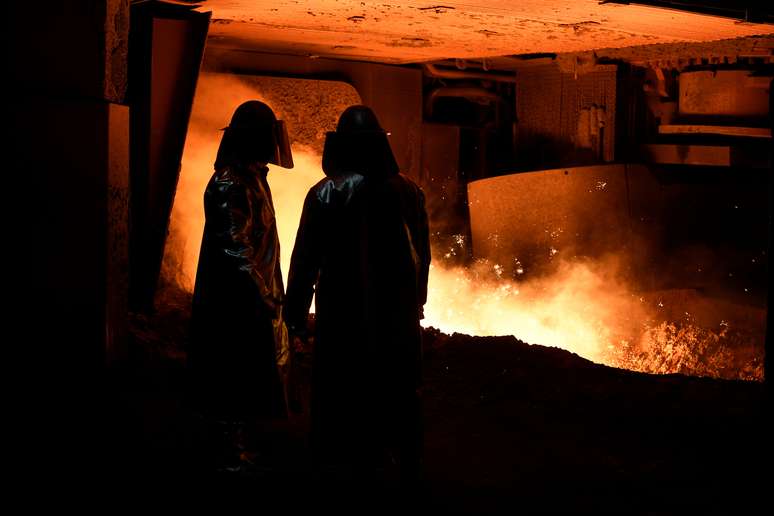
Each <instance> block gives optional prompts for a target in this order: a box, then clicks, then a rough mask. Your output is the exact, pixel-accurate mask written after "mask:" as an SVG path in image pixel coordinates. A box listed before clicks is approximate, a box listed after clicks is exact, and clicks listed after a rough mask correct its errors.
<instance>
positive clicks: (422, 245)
mask: <svg viewBox="0 0 774 516" xmlns="http://www.w3.org/2000/svg"><path fill="white" fill-rule="evenodd" d="M418 193H419V202H418V209H419V213H418V215H419V227H418V228H417V229H418V231H417V233H418V234H417V237H418V238H417V255H418V256H419V277H418V278H417V280H418V281H417V283H418V285H417V286H418V297H419V308H420V311H419V313H420V316H423V315H424V310H423V309H422V307H423V306H424V304H425V303H426V302H427V280H428V276H429V274H430V227H429V224H428V221H427V210H426V209H425V194H424V193H423V192H422V190H419V191H418Z"/></svg>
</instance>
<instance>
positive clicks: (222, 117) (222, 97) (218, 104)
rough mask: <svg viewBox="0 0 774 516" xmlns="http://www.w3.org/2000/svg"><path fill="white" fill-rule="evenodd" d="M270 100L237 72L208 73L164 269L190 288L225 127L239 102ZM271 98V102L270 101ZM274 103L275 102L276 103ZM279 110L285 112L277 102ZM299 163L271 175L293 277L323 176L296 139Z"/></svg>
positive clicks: (284, 252)
mask: <svg viewBox="0 0 774 516" xmlns="http://www.w3.org/2000/svg"><path fill="white" fill-rule="evenodd" d="M251 99H255V100H261V101H263V102H267V101H266V99H265V98H264V97H263V96H262V95H261V93H260V92H258V91H256V90H255V89H253V88H251V87H250V86H249V85H247V84H244V83H242V82H240V81H238V80H236V79H234V78H230V77H228V78H227V77H224V76H203V77H202V79H200V83H199V86H198V91H197V95H196V99H195V101H194V106H193V112H192V115H191V123H190V126H189V130H188V136H187V138H186V144H185V150H184V152H183V162H182V168H181V172H180V180H179V182H178V187H177V192H176V195H175V204H174V207H173V210H172V217H171V220H170V234H169V238H168V240H167V247H166V252H165V256H164V264H163V274H164V277H165V278H166V279H167V280H171V281H174V282H175V283H177V284H178V285H180V286H181V287H183V288H184V289H185V290H187V291H192V290H193V285H194V281H195V279H196V265H197V263H198V260H199V248H200V246H201V237H202V232H203V230H204V205H203V202H204V201H203V196H204V190H205V188H206V186H207V182H208V181H209V180H210V177H211V176H212V174H213V163H214V162H215V156H216V154H217V151H218V145H219V143H220V137H221V134H222V133H221V132H220V130H219V129H220V128H222V127H223V126H225V125H228V121H229V120H230V118H231V114H232V112H233V110H234V109H235V107H236V106H238V105H239V104H241V103H242V102H245V101H247V100H251ZM267 103H268V102H267ZM270 105H271V104H270ZM272 108H273V109H275V113H277V115H278V117H279V118H281V117H282V113H281V112H279V111H278V110H277V109H276V108H274V106H272ZM293 159H294V161H295V167H294V168H293V169H292V170H286V169H283V168H280V167H275V166H273V165H270V166H269V170H270V172H269V175H268V181H269V186H270V188H271V192H272V198H273V200H274V206H275V207H276V218H277V230H278V232H279V238H280V248H281V257H280V258H281V265H282V273H283V279H284V280H285V281H286V282H287V271H288V269H289V266H290V254H291V251H292V249H293V243H294V241H295V238H296V229H297V228H298V221H299V219H300V218H301V208H302V206H303V202H304V197H305V196H306V192H307V191H308V190H309V188H310V187H311V186H312V185H314V184H315V183H316V182H317V181H319V180H320V179H321V178H322V177H323V172H322V169H321V168H320V156H318V155H316V154H314V153H313V152H312V151H311V150H309V149H307V148H305V147H303V146H299V145H293Z"/></svg>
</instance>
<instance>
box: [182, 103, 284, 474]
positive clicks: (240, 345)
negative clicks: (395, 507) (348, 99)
mask: <svg viewBox="0 0 774 516" xmlns="http://www.w3.org/2000/svg"><path fill="white" fill-rule="evenodd" d="M223 131H224V133H223V137H222V139H221V142H220V148H219V149H218V156H217V159H216V161H215V173H214V174H213V176H212V178H211V179H210V181H209V183H208V184H207V189H206V191H205V193H204V212H205V217H206V223H205V226H204V236H203V238H202V247H201V254H200V255H199V267H198V270H197V273H196V286H195V288H194V296H193V307H192V314H191V315H192V323H191V330H192V332H191V338H190V345H189V349H188V358H189V366H190V371H191V373H192V377H193V386H194V401H195V403H196V404H197V405H198V408H199V409H200V410H201V411H202V412H203V414H204V415H205V417H206V419H207V420H208V421H209V422H210V423H212V424H213V427H214V430H212V431H213V432H214V433H215V437H216V441H217V440H219V442H217V445H218V446H219V447H220V450H219V451H218V452H213V453H217V454H219V455H221V457H220V458H219V459H216V460H218V461H219V463H220V465H221V466H228V467H230V466H229V464H231V465H235V466H237V467H238V466H239V464H240V462H239V461H238V457H239V456H240V455H242V456H243V454H241V453H240V451H241V450H240V449H239V447H240V446H241V444H240V442H238V441H239V439H240V435H241V434H242V433H243V432H244V431H245V426H246V425H247V426H248V427H249V426H250V425H252V424H254V423H256V422H266V421H270V420H272V419H276V418H282V417H284V416H285V400H284V393H283V387H282V381H281V378H280V376H281V375H280V370H279V369H280V368H279V365H282V364H283V363H284V362H285V361H286V359H287V354H288V353H287V349H288V339H287V329H286V327H285V324H284V322H283V319H282V303H283V300H284V291H283V284H282V275H281V273H280V245H279V239H278V237H277V226H276V223H275V220H274V206H273V203H272V198H271V192H270V190H269V184H268V182H267V181H266V176H267V174H268V171H269V169H268V167H267V166H266V165H267V163H274V164H277V165H279V166H282V167H284V168H292V167H293V160H292V156H291V153H290V146H289V143H288V138H287V132H286V131H285V126H284V123H283V122H282V121H278V120H277V119H276V117H275V115H274V113H273V112H272V110H271V108H269V107H268V106H267V105H266V104H264V103H262V102H259V101H255V100H251V101H248V102H245V103H244V104H242V105H240V106H239V107H238V108H237V109H236V111H235V112H234V115H233V117H232V119H231V123H230V124H229V126H228V127H226V128H224V129H223ZM278 364H279V365H278Z"/></svg>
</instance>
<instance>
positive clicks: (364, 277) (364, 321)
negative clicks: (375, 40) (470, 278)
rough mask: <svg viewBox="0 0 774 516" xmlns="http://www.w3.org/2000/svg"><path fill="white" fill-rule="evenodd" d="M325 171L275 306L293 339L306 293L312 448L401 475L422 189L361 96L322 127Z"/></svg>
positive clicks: (407, 468) (414, 459) (417, 341)
mask: <svg viewBox="0 0 774 516" xmlns="http://www.w3.org/2000/svg"><path fill="white" fill-rule="evenodd" d="M323 170H324V171H325V174H326V176H327V177H326V178H325V179H323V180H321V181H320V182H319V183H317V184H316V185H315V186H314V187H312V189H311V190H310V191H309V193H308V195H307V197H306V200H305V202H304V209H303V213H302V216H301V222H300V226H299V228H298V234H297V236H296V242H295V247H294V249H293V255H292V261H291V265H290V275H289V278H288V298H287V303H286V305H285V318H286V320H287V322H288V328H289V330H290V332H291V335H293V336H300V337H302V338H303V337H305V334H306V325H307V314H308V311H309V307H310V304H311V300H312V295H313V294H315V295H316V298H315V299H316V301H315V312H316V313H315V343H314V357H313V373H312V375H313V380H312V382H313V385H312V409H311V418H312V444H313V448H314V450H315V451H316V453H317V454H318V458H319V459H322V461H323V462H327V463H344V464H347V463H348V464H353V463H360V465H374V466H376V467H377V468H379V467H382V466H385V465H389V462H385V461H391V462H393V463H397V464H398V465H399V471H400V472H401V474H403V475H404V477H405V478H407V479H411V478H412V477H414V476H416V474H417V473H418V472H419V463H420V456H421V439H422V432H421V426H420V425H421V407H420V405H419V394H418V389H419V387H420V380H421V353H422V350H421V332H420V325H419V321H420V319H421V318H422V313H423V312H422V311H423V305H424V303H425V300H426V297H427V276H428V269H429V265H430V246H429V235H428V224H427V214H426V211H425V206H424V194H423V193H422V191H421V190H420V188H419V187H418V186H417V185H416V184H415V183H414V182H413V181H411V180H410V179H408V178H407V177H406V176H404V175H402V174H400V173H399V170H398V166H397V163H396V162H395V158H394V157H393V154H392V151H391V149H390V145H389V142H388V141H387V133H385V131H384V130H382V128H381V126H380V125H379V122H378V120H377V119H376V116H375V115H374V113H373V112H372V111H371V110H370V109H369V108H367V107H365V106H353V107H350V108H347V109H346V110H345V111H344V113H343V114H342V115H341V117H340V119H339V122H338V126H337V128H336V131H335V132H330V133H328V134H327V138H326V142H325V150H324V154H323ZM362 462H366V463H367V464H362Z"/></svg>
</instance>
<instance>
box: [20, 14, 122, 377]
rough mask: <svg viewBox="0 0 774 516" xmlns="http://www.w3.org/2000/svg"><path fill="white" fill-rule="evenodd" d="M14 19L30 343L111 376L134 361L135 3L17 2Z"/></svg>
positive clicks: (25, 283)
mask: <svg viewBox="0 0 774 516" xmlns="http://www.w3.org/2000/svg"><path fill="white" fill-rule="evenodd" d="M8 19H9V20H10V23H9V25H10V31H9V35H10V37H11V81H9V83H10V84H11V87H12V89H13V90H14V91H13V94H12V95H13V96H12V120H13V123H12V127H13V128H14V129H13V134H14V136H15V138H14V140H13V141H14V146H13V149H14V151H13V152H12V155H13V156H14V171H15V173H16V175H15V176H14V178H15V180H16V181H17V182H16V183H15V184H14V188H13V189H12V191H11V192H10V193H11V195H13V196H14V197H15V198H16V200H17V201H18V202H20V203H21V204H24V205H26V206H22V209H23V210H24V211H23V212H21V214H22V215H23V219H22V220H18V221H13V223H14V224H16V225H17V227H18V228H19V229H20V231H21V232H22V233H23V234H22V242H24V247H23V248H24V250H25V253H24V257H23V260H24V262H25V263H24V265H25V270H27V269H29V273H25V275H24V276H25V280H24V284H23V287H24V290H25V292H26V294H27V295H25V296H24V297H25V299H27V300H28V301H29V302H30V304H29V305H28V306H26V307H25V308H24V311H25V312H26V314H27V315H29V316H30V317H29V321H31V322H30V323H28V324H27V326H28V328H27V329H28V334H27V335H28V336H29V337H30V338H32V341H33V342H35V341H36V340H37V339H40V340H41V341H44V342H45V343H46V344H47V345H48V348H49V349H52V350H53V351H54V355H53V356H54V357H60V356H61V357H62V358H66V359H67V360H68V362H69V361H75V362H77V363H78V364H84V365H85V364H88V365H89V366H91V365H94V366H97V367H99V366H102V365H104V364H105V363H110V362H115V361H118V360H121V359H122V358H123V357H125V356H126V353H127V346H126V342H127V331H126V328H127V310H126V298H127V295H126V288H127V271H128V268H127V233H128V227H127V225H128V198H129V188H128V187H129V185H128V177H129V108H128V107H127V106H125V105H123V104H122V103H123V102H124V98H125V95H126V79H127V73H126V72H127V64H126V63H127V61H126V58H127V44H128V33H129V0H97V1H95V0H66V1H62V2H54V3H51V4H46V5H45V6H43V5H41V4H38V3H32V2H14V3H13V4H12V6H11V13H10V16H9V18H8ZM17 223H18V224H17Z"/></svg>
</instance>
